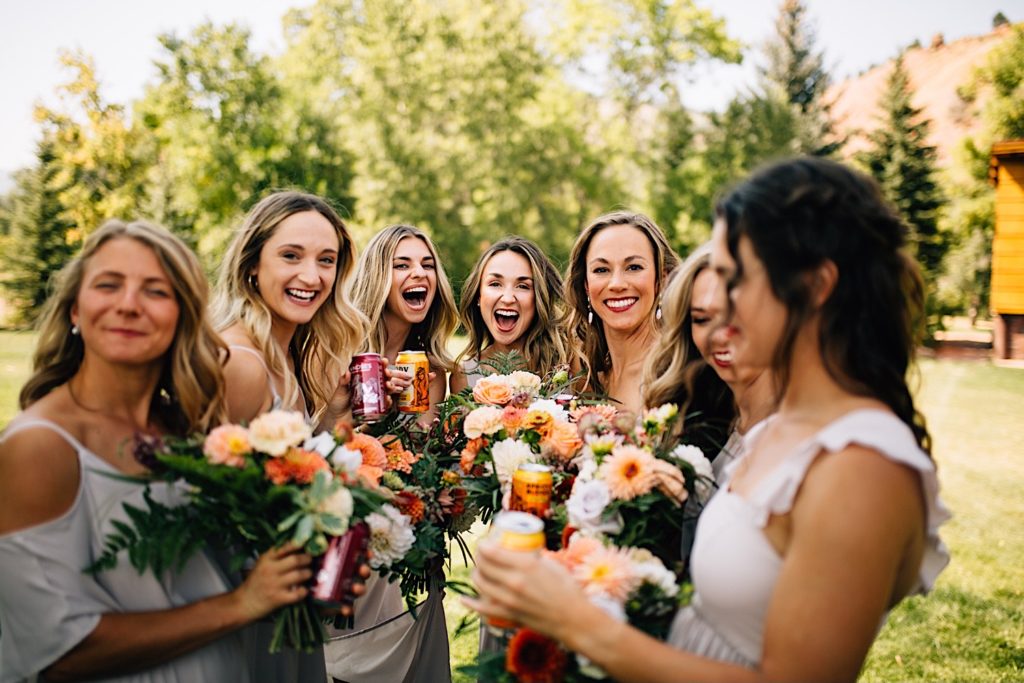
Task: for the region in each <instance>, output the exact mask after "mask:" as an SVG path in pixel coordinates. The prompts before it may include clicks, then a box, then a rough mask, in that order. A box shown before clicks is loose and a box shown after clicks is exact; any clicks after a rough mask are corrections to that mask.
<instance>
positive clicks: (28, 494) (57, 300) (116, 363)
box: [0, 220, 322, 683]
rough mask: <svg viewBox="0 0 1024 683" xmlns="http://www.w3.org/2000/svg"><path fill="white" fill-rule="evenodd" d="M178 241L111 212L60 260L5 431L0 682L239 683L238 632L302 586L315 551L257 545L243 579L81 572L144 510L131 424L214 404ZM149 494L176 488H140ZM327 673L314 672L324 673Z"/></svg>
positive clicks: (155, 431) (220, 407)
mask: <svg viewBox="0 0 1024 683" xmlns="http://www.w3.org/2000/svg"><path fill="white" fill-rule="evenodd" d="M206 291H207V290H206V280H205V277H204V275H203V271H202V268H201V267H200V265H199V261H198V260H197V259H196V257H195V256H194V255H193V254H192V252H191V251H189V249H188V247H186V246H185V244H184V243H183V242H181V240H180V239H178V238H177V237H175V236H174V235H172V234H171V233H170V232H168V231H166V230H164V229H163V228H158V227H155V226H152V225H149V224H147V223H143V222H133V223H124V222H121V221H117V220H112V221H109V222H107V223H106V224H104V225H103V226H102V227H100V228H99V229H98V230H96V231H95V232H93V233H92V234H91V235H90V236H89V237H88V238H87V239H86V241H85V244H84V246H83V247H82V252H81V253H80V254H79V255H78V256H77V257H76V258H74V259H73V260H72V261H71V262H70V263H69V264H68V265H67V266H66V267H65V268H64V270H62V271H61V273H60V276H59V277H58V278H57V283H56V287H55V289H54V292H53V294H52V296H51V297H50V299H49V300H48V301H47V303H46V307H45V309H44V311H43V314H42V317H41V321H40V332H39V342H38V346H37V348H36V353H35V358H34V369H33V374H32V376H31V377H30V378H29V379H28V381H27V382H26V383H25V386H24V387H23V388H22V390H21V396H20V403H21V407H22V412H21V413H20V414H19V415H17V416H16V417H15V418H14V420H13V421H12V422H11V424H10V425H9V426H8V427H7V429H6V431H5V432H4V434H3V435H2V436H0V574H2V576H3V579H2V580H0V605H2V607H0V679H2V680H3V681H20V680H36V678H37V676H38V677H39V679H40V680H42V679H45V680H53V681H56V680H100V679H102V680H108V681H112V680H116V681H134V682H137V683H144V682H146V683H158V682H162V681H248V680H250V672H251V661H250V660H249V658H248V657H247V656H246V654H245V652H244V648H243V642H242V637H241V635H242V632H243V630H245V631H247V630H248V628H245V629H243V627H246V626H248V625H250V624H252V623H253V622H255V621H257V620H259V619H261V618H262V617H264V616H266V615H268V614H270V613H271V612H273V611H274V610H275V609H277V608H279V607H282V606H285V605H289V604H292V603H295V602H297V601H299V600H302V599H304V598H305V596H306V594H307V589H306V588H304V587H303V584H304V583H305V582H306V581H307V580H308V579H309V577H310V576H311V571H310V568H309V564H310V557H309V556H308V555H306V554H304V553H297V552H295V551H294V550H289V549H280V550H271V551H268V552H267V553H265V554H264V555H263V556H262V557H261V558H260V559H259V560H258V561H257V562H256V564H255V566H254V568H253V570H252V572H251V573H250V574H249V575H248V577H247V578H246V579H245V581H243V582H242V583H241V584H240V585H239V586H238V587H237V588H234V589H233V590H232V589H231V586H230V585H229V583H228V582H227V581H226V579H225V577H224V575H223V574H222V573H221V571H220V570H219V569H218V567H217V566H216V564H215V563H213V562H212V561H211V560H210V559H208V558H207V557H206V555H205V554H197V555H195V556H194V557H193V558H192V559H190V560H189V561H188V562H187V563H185V565H184V566H183V567H182V568H181V570H180V571H169V572H167V573H166V575H164V576H160V577H158V576H155V575H154V574H153V573H152V572H145V573H139V572H138V571H136V569H135V568H134V567H132V566H131V563H130V562H129V560H128V558H127V556H126V554H122V556H121V557H120V559H119V562H118V564H117V566H115V567H113V568H111V569H107V570H104V571H102V572H100V573H99V574H97V575H95V576H92V575H89V574H86V573H84V572H83V568H84V567H86V566H88V565H89V564H91V563H92V562H93V561H94V560H95V558H96V557H97V556H98V555H99V554H100V553H101V551H102V550H103V549H104V547H105V545H106V540H107V535H108V534H110V533H112V532H114V531H115V530H116V525H118V524H121V523H123V522H125V521H127V517H126V513H125V509H124V508H125V506H128V505H131V506H134V507H140V508H145V506H146V502H145V500H144V498H143V493H144V488H145V487H142V486H139V485H138V484H137V483H135V482H134V481H125V477H137V476H144V475H145V474H146V473H147V470H146V468H145V466H144V465H142V464H141V463H139V462H137V461H136V460H135V459H134V458H133V457H132V453H133V444H134V440H135V439H136V437H137V436H138V435H139V434H145V435H148V436H151V437H159V436H163V435H173V436H176V437H185V436H188V435H191V434H193V433H196V432H203V431H206V430H207V429H208V428H210V427H212V426H214V425H216V424H217V423H218V422H219V421H220V419H221V418H222V417H223V415H224V412H225V411H224V379H223V374H222V369H221V362H222V357H223V354H224V352H225V349H224V345H223V342H221V341H220V339H219V338H218V337H217V335H216V333H215V332H214V331H213V329H212V327H211V326H210V325H209V323H208V321H207V319H206V317H205V309H206ZM150 495H151V496H152V498H153V500H155V501H157V502H160V503H162V504H164V505H176V504H180V502H181V501H182V500H183V492H182V491H180V490H178V489H177V488H176V487H172V486H169V485H166V484H154V485H153V486H152V487H150ZM321 680H322V679H321Z"/></svg>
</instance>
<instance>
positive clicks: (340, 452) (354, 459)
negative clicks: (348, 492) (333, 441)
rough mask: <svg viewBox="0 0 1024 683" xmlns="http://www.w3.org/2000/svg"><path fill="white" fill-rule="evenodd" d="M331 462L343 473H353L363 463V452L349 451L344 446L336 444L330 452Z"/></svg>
mask: <svg viewBox="0 0 1024 683" xmlns="http://www.w3.org/2000/svg"><path fill="white" fill-rule="evenodd" d="M331 464H332V465H334V467H335V469H339V470H341V471H342V472H344V473H345V474H352V475H354V474H355V473H356V472H358V471H359V466H360V465H362V464H363V454H362V453H360V452H359V451H351V450H349V449H347V448H345V447H344V446H338V447H337V448H335V449H334V452H333V453H332V454H331Z"/></svg>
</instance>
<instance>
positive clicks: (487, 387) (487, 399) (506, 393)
mask: <svg viewBox="0 0 1024 683" xmlns="http://www.w3.org/2000/svg"><path fill="white" fill-rule="evenodd" d="M512 394H513V392H512V386H511V385H510V384H509V382H508V380H507V379H506V378H505V377H503V376H501V375H490V376H486V377H481V378H480V379H478V380H477V382H476V384H475V385H473V400H475V401H476V402H477V403H487V404H489V405H492V406H503V405H505V404H507V403H508V402H509V401H511V400H512Z"/></svg>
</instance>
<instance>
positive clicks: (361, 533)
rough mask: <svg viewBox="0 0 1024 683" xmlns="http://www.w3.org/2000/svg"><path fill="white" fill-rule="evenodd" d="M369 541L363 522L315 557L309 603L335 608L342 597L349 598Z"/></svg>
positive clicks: (341, 600) (366, 528)
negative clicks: (314, 571)
mask: <svg viewBox="0 0 1024 683" xmlns="http://www.w3.org/2000/svg"><path fill="white" fill-rule="evenodd" d="M369 541H370V529H369V527H367V526H366V523H365V522H360V523H358V524H356V525H355V526H353V527H352V528H351V529H349V530H348V531H347V532H345V533H344V534H343V535H341V536H334V537H332V538H331V541H330V543H329V544H328V545H327V550H326V551H325V552H324V554H323V555H321V556H320V557H318V558H317V562H316V565H317V566H316V574H315V575H314V578H313V588H312V590H310V597H312V598H313V602H315V603H317V604H320V605H329V606H331V607H338V606H340V605H341V604H342V603H343V602H345V598H346V597H349V596H352V579H353V578H355V573H356V569H357V567H358V562H359V558H360V557H361V556H363V555H365V553H366V547H367V545H368V544H369Z"/></svg>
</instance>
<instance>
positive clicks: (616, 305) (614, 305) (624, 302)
mask: <svg viewBox="0 0 1024 683" xmlns="http://www.w3.org/2000/svg"><path fill="white" fill-rule="evenodd" d="M637 301H638V300H637V299H636V298H635V297H634V298H631V299H616V300H614V301H611V300H609V301H608V302H607V303H608V308H611V309H613V310H616V309H619V310H621V309H624V308H629V307H630V306H632V305H633V304H635V303H636V302H637Z"/></svg>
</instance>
